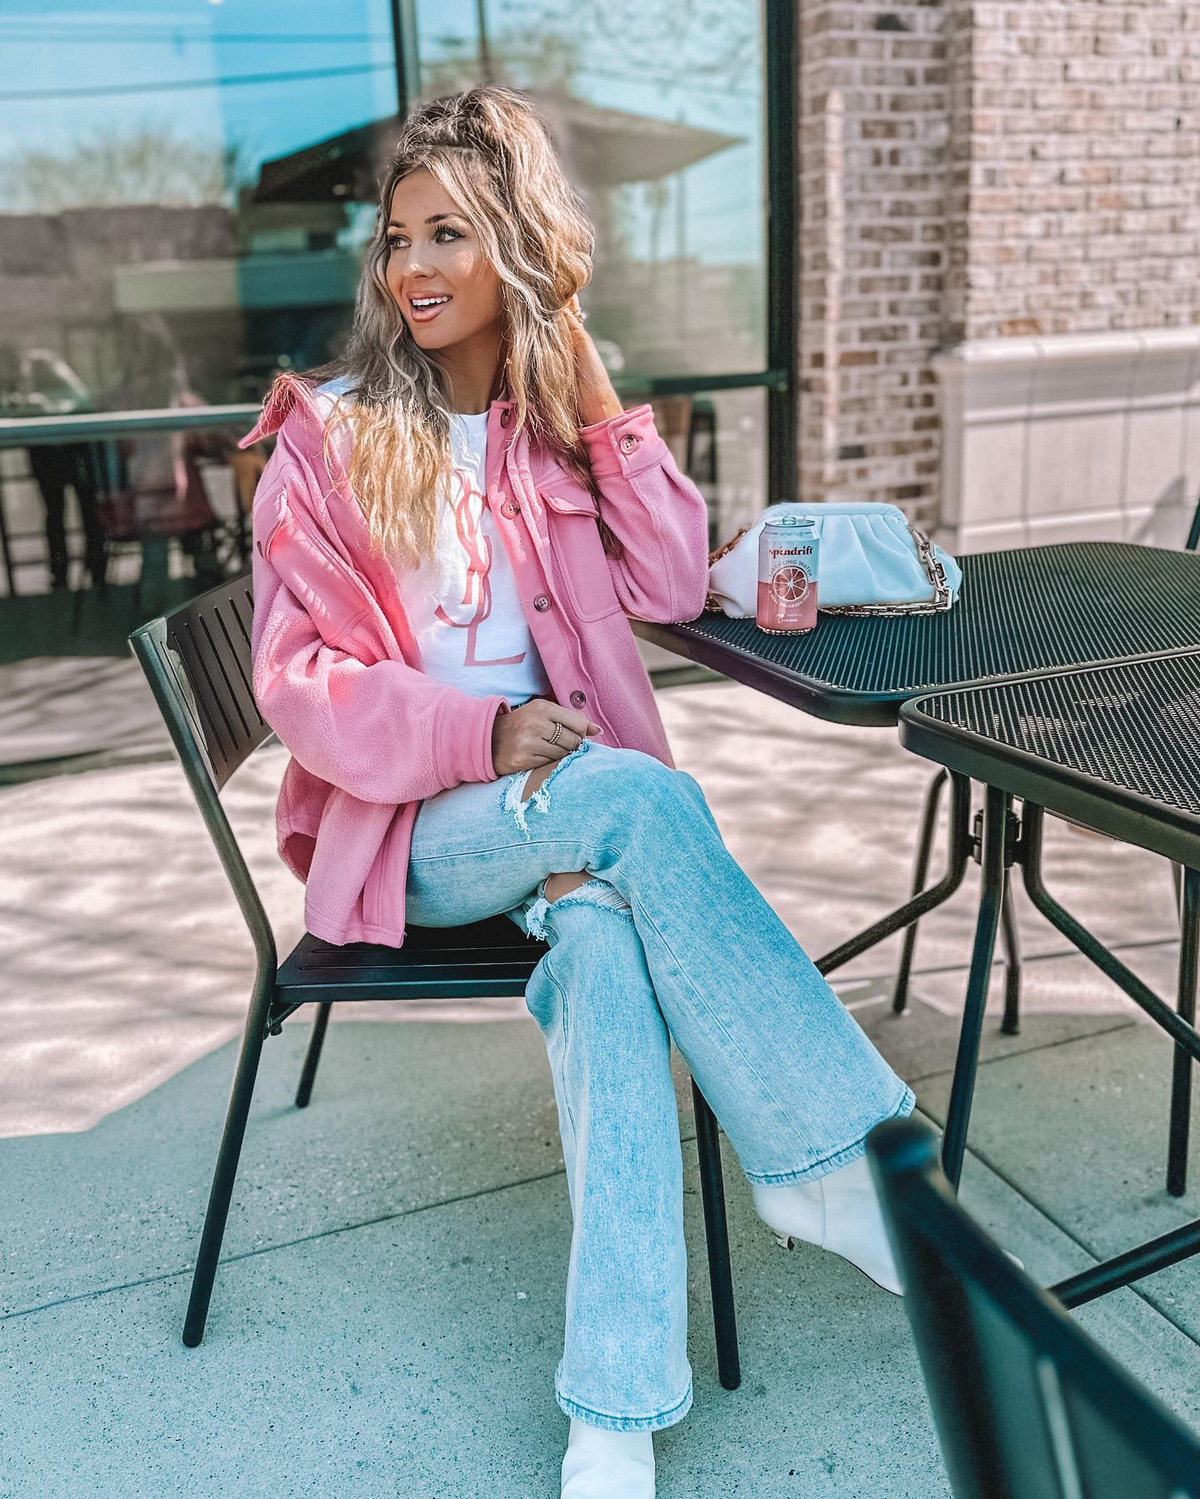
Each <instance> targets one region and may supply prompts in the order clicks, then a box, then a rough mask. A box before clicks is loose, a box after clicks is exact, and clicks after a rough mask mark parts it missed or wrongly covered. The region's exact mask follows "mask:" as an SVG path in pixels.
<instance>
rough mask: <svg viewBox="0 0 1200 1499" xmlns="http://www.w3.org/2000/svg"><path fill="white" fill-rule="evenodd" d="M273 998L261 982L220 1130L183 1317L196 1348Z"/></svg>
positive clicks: (205, 1317)
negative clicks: (219, 1144)
mask: <svg viewBox="0 0 1200 1499" xmlns="http://www.w3.org/2000/svg"><path fill="white" fill-rule="evenodd" d="M270 1000H271V987H270V986H269V985H264V984H260V985H258V986H257V988H256V992H255V997H254V1000H253V1001H252V1002H251V1005H250V1014H249V1016H248V1017H247V1020H246V1029H245V1032H244V1033H243V1036H242V1050H241V1055H240V1056H239V1057H238V1064H237V1071H236V1072H235V1073H234V1078H233V1092H232V1093H231V1095H230V1098H229V1110H228V1112H227V1113H226V1115H225V1130H224V1133H223V1134H222V1135H221V1146H220V1149H219V1150H218V1151H217V1164H216V1168H215V1169H214V1171H213V1180H212V1188H211V1190H210V1192H209V1195H208V1211H207V1212H206V1213H205V1216H204V1231H203V1232H202V1233H201V1235H200V1249H199V1251H198V1253H197V1255H196V1269H195V1272H194V1274H193V1276H192V1294H191V1296H190V1298H189V1300H188V1307H187V1314H186V1316H185V1317H184V1321H183V1341H184V1343H185V1344H186V1346H187V1347H188V1348H195V1347H197V1345H198V1344H199V1343H200V1341H201V1339H202V1338H203V1337H204V1324H205V1323H206V1322H207V1320H208V1304H209V1301H210V1300H211V1299H212V1288H213V1281H214V1280H215V1279H216V1274H217V1261H218V1259H219V1258H220V1255H221V1241H222V1240H223V1239H224V1237H225V1222H226V1220H227V1218H228V1217H229V1202H230V1199H231V1198H232V1196H233V1183H234V1178H235V1177H236V1176H237V1168H238V1160H239V1159H240V1157H241V1153H242V1140H243V1139H244V1137H245V1134H246V1120H247V1117H248V1116H249V1113H250V1099H251V1097H252V1096H253V1093H254V1081H255V1079H256V1077H257V1076H258V1063H259V1058H260V1057H261V1056H262V1048H263V1041H264V1040H265V1039H266V1017H267V1012H268V1009H269V1007H270Z"/></svg>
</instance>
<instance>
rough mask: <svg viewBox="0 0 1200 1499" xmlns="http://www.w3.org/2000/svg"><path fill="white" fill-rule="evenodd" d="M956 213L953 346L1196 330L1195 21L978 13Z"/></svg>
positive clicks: (1180, 15)
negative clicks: (961, 259)
mask: <svg viewBox="0 0 1200 1499" xmlns="http://www.w3.org/2000/svg"><path fill="white" fill-rule="evenodd" d="M970 11H971V25H970V27H969V31H968V35H967V37H966V38H965V43H964V46H963V49H962V54H961V58H960V63H961V82H960V85H959V87H960V91H961V93H962V95H963V96H964V97H966V96H969V99H970V105H971V108H970V112H969V114H968V113H967V111H966V110H965V109H964V111H963V115H962V118H961V119H959V120H956V122H955V129H954V132H953V142H952V146H953V154H954V161H953V168H952V184H953V185H952V193H951V210H952V212H953V214H954V216H955V218H956V219H958V220H959V221H960V222H961V223H962V225H963V232H962V242H963V243H964V244H965V245H966V246H967V256H966V263H965V264H956V265H955V266H954V268H953V274H954V276H955V278H956V279H961V280H962V282H963V283H964V284H963V285H962V286H961V289H960V290H959V292H958V295H957V296H956V298H955V304H956V312H957V314H958V316H959V318H960V334H961V336H964V337H967V338H987V337H991V336H994V335H997V334H1000V335H1004V334H1027V333H1033V334H1042V333H1092V332H1103V331H1108V330H1111V329H1135V328H1136V329H1144V328H1162V327H1171V326H1179V325H1181V324H1185V323H1194V322H1197V321H1200V278H1198V277H1197V259H1196V252H1197V244H1198V242H1200V198H1198V195H1197V188H1198V186H1200V133H1198V132H1200V9H1197V7H1196V6H1195V5H1190V4H1185V3H1181V0H1137V3H1130V0H1124V3H1121V4H1100V3H1088V0H1058V3H1049V0H1020V3H1013V0H1008V3H1003V4H1001V3H997V4H975V5H973V6H971V7H970Z"/></svg>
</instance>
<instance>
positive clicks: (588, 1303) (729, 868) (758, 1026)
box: [406, 739, 915, 1431]
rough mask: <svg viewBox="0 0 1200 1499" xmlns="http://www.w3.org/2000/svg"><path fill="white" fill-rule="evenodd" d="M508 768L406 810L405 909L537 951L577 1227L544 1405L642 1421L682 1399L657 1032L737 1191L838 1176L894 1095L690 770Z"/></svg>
mask: <svg viewBox="0 0 1200 1499" xmlns="http://www.w3.org/2000/svg"><path fill="white" fill-rule="evenodd" d="M529 774H530V772H529V771H528V770H522V771H515V772H513V773H512V774H511V775H506V776H502V777H500V779H499V780H497V781H487V782H467V783H465V784H463V785H461V786H455V787H452V788H450V789H449V790H447V791H443V792H440V793H439V794H438V795H436V796H432V797H430V798H428V799H427V800H426V801H425V802H423V803H422V806H421V808H420V810H419V812H418V814H417V820H416V824H415V827H414V830H413V840H412V850H411V855H410V860H411V862H410V867H409V874H408V885H407V890H406V897H407V912H408V918H409V920H411V921H412V922H414V923H415V924H416V925H418V926H431V927H443V926H457V925H459V924H461V923H464V922H470V921H479V920H482V919H483V918H484V917H487V916H492V915H496V914H497V913H499V912H504V913H505V914H506V915H507V916H508V917H509V918H510V919H511V920H513V921H514V922H516V924H517V925H518V926H519V927H521V929H522V930H524V931H525V932H527V933H528V934H529V935H531V936H534V937H540V938H542V939H544V940H545V941H546V942H548V943H549V944H550V951H549V952H547V953H545V954H544V955H543V956H542V958H541V961H540V962H539V963H538V965H537V967H536V968H535V969H534V971H533V974H532V976H531V978H530V980H529V984H528V987H527V989H526V994H525V1000H526V1004H527V1006H528V1009H529V1011H530V1013H531V1014H532V1015H533V1017H534V1019H535V1020H536V1021H537V1023H538V1025H539V1027H540V1028H541V1031H542V1034H543V1036H544V1038H545V1041H546V1049H547V1052H548V1054H549V1058H550V1069H551V1073H552V1076H553V1080H554V1094H555V1099H556V1102H557V1105H558V1117H559V1128H560V1132H561V1135H562V1145H563V1155H564V1158H565V1161H566V1175H567V1189H568V1192H569V1194H570V1201H571V1211H572V1215H573V1218H574V1233H573V1238H572V1242H571V1257H570V1264H569V1267H568V1271H567V1307H566V1339H565V1346H564V1351H563V1357H562V1361H561V1362H560V1363H559V1366H558V1370H557V1373H556V1375H555V1380H554V1389H555V1395H556V1398H557V1400H558V1404H559V1405H560V1406H561V1408H562V1409H563V1411H565V1412H566V1414H567V1415H569V1416H574V1417H577V1418H578V1419H579V1420H582V1421H586V1422H588V1423H589V1424H591V1425H593V1426H601V1427H607V1428H609V1429H610V1430H614V1431H630V1430H634V1429H637V1428H643V1429H647V1430H654V1429H657V1428H659V1427H663V1426H670V1425H672V1424H673V1423H674V1422H676V1421H679V1420H682V1418H683V1417H684V1416H685V1415H686V1414H687V1412H688V1410H689V1408H690V1407H691V1403H692V1371H691V1366H690V1364H689V1363H688V1358H687V1282H686V1273H685V1271H686V1257H685V1249H684V1240H683V1162H682V1157H681V1152H680V1139H679V1116H678V1112H677V1109H676V1101H675V1090H674V1086H673V1083H672V1079H671V1071H670V1065H669V1048H670V1039H671V1038H674V1041H675V1044H676V1046H677V1047H678V1048H679V1051H680V1053H681V1054H682V1056H683V1058H684V1060H685V1061H686V1063H687V1065H688V1068H689V1069H690V1071H691V1074H692V1076H693V1077H694V1078H695V1080H696V1082H697V1083H698V1085H699V1087H700V1091H701V1092H702V1093H703V1094H704V1097H705V1098H706V1099H707V1100H708V1103H709V1105H710V1107H711V1108H712V1110H713V1112H714V1113H715V1114H716V1116H717V1119H718V1120H719V1122H720V1124H721V1126H722V1128H723V1129H724V1131H725V1134H726V1136H727V1137H728V1139H729V1141H730V1142H731V1144H732V1145H733V1147H734V1149H735V1150H736V1151H737V1154H738V1158H739V1160H740V1162H741V1165H742V1169H743V1170H744V1171H745V1173H746V1175H747V1177H748V1178H749V1179H750V1180H751V1181H753V1182H763V1183H769V1184H780V1183H786V1182H796V1181H804V1180H806V1179H812V1178H815V1177H819V1176H823V1175H824V1174H825V1173H827V1172H829V1171H832V1170H833V1169H834V1168H835V1167H837V1166H841V1165H845V1164H846V1163H847V1162H849V1161H851V1160H853V1159H854V1158H855V1157H856V1156H859V1155H861V1154H862V1153H863V1149H864V1145H863V1142H864V1138H865V1136H866V1135H867V1133H868V1132H869V1131H870V1130H871V1129H872V1128H873V1127H874V1126H875V1125H876V1124H878V1123H879V1122H880V1121H881V1120H883V1119H887V1118H890V1117H892V1116H894V1115H902V1114H907V1113H909V1112H911V1110H912V1108H913V1105H914V1102H915V1099H914V1096H913V1093H912V1090H911V1089H909V1088H908V1087H907V1086H906V1085H905V1084H904V1083H903V1082H902V1081H901V1080H900V1078H898V1077H897V1076H896V1074H895V1073H894V1072H893V1071H892V1070H891V1068H890V1067H889V1066H888V1065H887V1063H886V1062H885V1061H884V1060H883V1058H882V1057H881V1056H880V1055H879V1053H878V1052H877V1051H876V1050H875V1048H874V1046H872V1045H871V1043H870V1041H868V1040H867V1038H866V1036H865V1035H864V1034H863V1032H862V1030H861V1029H860V1028H859V1026H858V1024H857V1022H856V1021H855V1020H854V1019H853V1017H852V1016H851V1015H850V1014H849V1013H848V1012H847V1010H846V1009H845V1008H844V1007H843V1006H842V1004H841V1003H840V1002H839V1000H838V999H837V998H836V996H835V995H834V993H833V991H832V990H831V989H830V987H829V985H828V984H827V983H826V982H825V980H824V979H823V978H822V977H821V976H820V974H818V973H817V971H816V969H815V968H814V966H813V964H812V962H811V961H810V960H809V959H808V957H806V956H805V954H804V952H803V951H802V950H801V949H800V947H799V946H797V944H796V942H795V940H794V938H793V937H792V935H791V933H790V932H789V931H788V929H787V927H785V926H784V924H783V922H782V921H781V920H780V919H779V917H778V916H777V915H776V914H775V912H774V911H773V910H772V909H771V907H770V906H769V905H768V904H767V902H766V900H765V899H764V898H763V897H762V895H761V894H760V893H759V892H758V890H757V889H756V888H755V886H754V885H753V884H752V883H751V881H750V880H749V878H748V877H747V876H746V875H745V874H744V873H743V871H742V869H741V868H740V866H739V865H738V863H737V861H736V860H735V859H734V858H733V856H732V855H731V854H730V853H729V851H728V849H726V847H725V844H724V842H723V841H722V839H721V835H720V832H719V831H718V829H717V824H716V822H715V820H714V819H713V815H712V812H711V811H710V810H709V807H708V804H707V802H706V801H705V799H704V793H703V791H701V789H700V786H699V783H698V782H697V781H696V780H695V779H694V777H692V776H690V775H688V774H687V772H686V771H681V770H673V769H670V768H669V767H668V766H666V765H663V764H662V762H661V761H659V760H656V759H655V758H654V757H653V756H651V755H646V754H643V753H642V752H641V751H640V750H633V749H617V748H614V747H612V746H610V745H605V744H600V743H593V742H591V741H589V740H586V739H585V740H584V742H583V743H582V744H581V745H580V746H579V747H578V749H576V750H573V751H572V752H571V753H570V754H568V755H566V756H565V757H564V758H563V759H562V760H560V761H559V763H558V764H557V765H556V766H555V768H554V769H553V770H552V771H551V773H550V775H549V776H548V777H547V779H546V781H545V782H544V784H543V785H542V786H540V787H539V788H538V789H537V791H535V792H534V794H533V796H532V797H531V798H529V799H527V800H522V793H523V790H524V785H525V781H526V779H527V778H528V776H529ZM575 870H587V871H589V872H590V873H591V874H592V875H593V876H594V878H592V879H591V880H590V881H588V882H587V883H586V884H583V885H580V886H579V887H578V888H577V889H575V890H572V891H570V892H569V893H568V894H567V895H564V896H561V897H560V898H559V899H558V900H556V901H554V902H552V903H551V902H548V901H547V900H546V897H545V894H544V889H543V887H544V885H545V882H546V880H547V879H548V878H549V876H550V875H552V874H554V873H566V874H569V873H571V872H573V871H575Z"/></svg>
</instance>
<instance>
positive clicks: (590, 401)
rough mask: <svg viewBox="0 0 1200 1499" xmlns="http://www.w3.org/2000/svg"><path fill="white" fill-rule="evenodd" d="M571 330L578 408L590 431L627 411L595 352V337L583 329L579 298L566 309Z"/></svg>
mask: <svg viewBox="0 0 1200 1499" xmlns="http://www.w3.org/2000/svg"><path fill="white" fill-rule="evenodd" d="M563 311H564V313H565V314H566V318H567V324H568V326H569V327H570V330H571V342H572V345H573V346H574V349H575V389H576V392H577V398H578V404H579V425H580V426H581V427H588V426H590V425H591V424H592V423H593V422H602V421H604V420H606V419H607V418H608V417H610V416H619V415H620V414H621V412H622V411H624V409H625V408H624V407H623V406H622V405H621V398H620V396H619V395H617V393H616V391H615V390H614V389H613V387H612V381H611V380H610V379H609V378H608V371H607V370H606V369H605V368H604V362H603V360H602V359H601V358H600V355H599V354H598V353H597V352H596V345H595V344H594V343H593V342H592V336H591V334H590V333H589V332H588V331H587V329H586V328H585V327H584V323H583V316H582V312H583V309H582V308H581V307H580V305H579V297H578V296H574V297H572V298H571V300H570V301H569V302H568V303H567V305H566V307H565V308H564V309H563Z"/></svg>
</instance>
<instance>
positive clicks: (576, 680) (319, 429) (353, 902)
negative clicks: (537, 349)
mask: <svg viewBox="0 0 1200 1499" xmlns="http://www.w3.org/2000/svg"><path fill="white" fill-rule="evenodd" d="M512 407H513V403H512V402H511V401H509V400H497V401H493V402H492V404H491V407H490V410H489V416H488V424H487V432H488V457H487V496H488V503H489V504H490V506H491V509H492V512H493V514H494V515H495V517H496V523H497V527H498V529H499V531H500V535H501V537H502V538H503V541H504V545H505V547H506V549H507V551H508V554H509V557H510V559H511V561H512V566H513V571H514V574H515V576H516V580H517V587H518V590H519V593H520V597H521V602H522V605H523V607H524V610H525V615H526V617H527V619H528V621H529V627H530V630H531V631H532V633H533V637H534V640H535V642H536V644H537V647H538V650H539V651H540V653H541V656H542V660H543V662H544V663H545V667H546V671H547V673H548V675H549V677H550V682H551V685H552V688H553V691H554V696H555V701H557V702H559V703H561V704H563V705H564V706H565V705H570V706H571V707H573V708H576V709H578V710H580V711H581V712H585V713H586V714H587V716H588V718H589V719H591V721H592V722H593V723H597V724H599V725H600V726H601V728H602V730H603V732H602V733H601V734H599V735H596V736H593V737H594V738H596V739H597V740H598V741H599V742H602V743H604V744H612V745H621V746H628V747H632V748H634V749H639V750H643V751H645V752H646V753H647V754H650V755H654V756H656V757H657V758H658V759H659V760H661V761H663V762H664V763H665V764H667V765H673V764H674V761H673V760H672V758H671V752H670V749H669V748H668V746H667V740H666V735H665V734H664V732H663V726H662V721H661V719H660V718H659V715H658V709H657V707H656V706H655V702H654V695H653V691H652V689H651V686H650V681H649V678H648V677H647V675H646V671H645V667H644V666H643V665H642V660H641V657H640V656H639V654H638V650H637V644H636V642H635V639H634V635H633V631H632V630H631V629H630V627H629V620H628V618H627V616H630V615H632V616H633V617H634V618H637V619H648V620H659V621H664V622H671V621H682V620H689V619H694V618H695V617H696V616H697V615H698V614H699V613H700V612H701V610H702V609H703V606H704V596H705V590H706V587H707V582H708V522H707V511H706V507H705V503H704V499H703V496H702V495H701V494H700V492H699V491H698V490H697V488H696V486H695V485H694V484H693V483H692V482H691V480H689V479H688V478H686V477H685V476H684V475H683V474H681V473H680V472H679V470H678V468H677V467H676V465H675V462H674V460H673V458H672V456H671V453H670V450H669V449H668V448H667V446H666V444H665V443H664V442H663V440H662V438H661V437H660V436H659V435H658V433H657V431H656V430H655V426H654V419H653V415H652V413H651V409H650V407H649V406H648V405H644V406H638V407H635V408H634V409H633V410H631V411H625V412H622V413H621V414H620V415H618V416H615V417H611V418H609V419H608V420H606V421H602V422H596V423H595V424H594V425H592V426H590V427H585V428H584V429H583V438H584V440H585V442H586V444H587V452H588V455H589V459H590V462H591V467H592V472H593V474H594V475H595V478H596V481H597V487H598V488H599V490H600V493H601V496H602V505H603V514H604V519H605V520H606V522H607V523H608V525H609V526H610V527H611V529H612V530H613V532H614V533H615V534H616V535H617V537H618V538H619V539H620V541H621V542H622V543H623V546H624V556H623V557H622V558H620V559H615V558H610V557H609V556H608V555H607V554H606V553H605V551H604V547H603V544H602V541H601V537H600V532H599V530H598V529H597V525H596V515H597V511H596V504H595V501H594V500H593V498H592V497H591V496H590V495H589V494H588V492H587V491H586V489H585V488H584V487H583V486H582V485H581V484H580V483H579V481H578V480H577V479H576V478H574V476H573V475H571V474H570V472H569V471H568V470H566V469H564V468H563V466H562V465H561V464H560V463H559V462H557V461H556V460H555V459H554V458H553V456H552V455H550V454H549V453H547V452H542V451H540V450H538V449H531V447H530V445H529V443H528V442H527V440H526V437H525V434H524V433H521V434H520V435H519V436H518V437H517V438H516V440H514V439H512V438H511V437H510V436H509V435H508V428H509V427H510V426H511V424H512V416H513V413H512ZM272 432H277V433H278V442H277V444H276V448H275V452H274V453H273V454H272V456H271V460H270V462H269V463H268V464H267V467H266V470H265V471H264V473H263V476H262V478H261V480H260V481H259V485H258V490H257V493H256V495H255V498H254V629H253V639H252V647H253V656H254V693H255V697H256V698H257V700H258V704H259V707H260V708H261V710H262V714H263V717H264V718H265V719H266V721H267V722H268V723H269V724H270V725H271V727H272V728H273V729H274V730H275V732H276V733H277V734H278V736H279V738H280V739H281V740H282V742H283V743H284V744H285V745H286V746H287V748H288V749H289V750H290V751H291V753H292V759H291V760H290V762H289V764H288V767H287V770H286V772H285V774H284V778H283V785H282V788H281V790H280V794H279V804H278V809H277V821H278V834H279V849H280V853H281V854H282V856H283V859H284V861H285V862H286V863H287V865H288V866H289V868H291V869H292V870H293V871H294V872H295V873H296V874H297V875H298V876H299V877H300V879H302V880H304V881H305V883H306V887H307V888H306V892H305V916H306V920H307V924H308V929H309V931H310V932H312V933H313V934H314V935H315V936H318V937H322V938H324V939H325V940H326V941H327V942H334V943H346V942H363V941H365V942H378V943H385V944H388V945H390V946H393V947H400V946H401V945H402V944H403V941H404V894H405V885H406V882H407V873H408V853H409V844H410V840H411V836H412V828H413V823H414V822H415V820H416V815H417V811H418V809H419V806H420V803H421V801H422V799H423V798H424V797H427V796H432V795H434V794H435V793H436V792H438V791H441V790H443V789H445V788H446V787H450V786H457V785H460V784H462V783H463V782H464V781H492V780H496V779H497V773H496V770H495V768H494V766H493V764H492V724H493V722H494V720H495V717H496V715H497V713H506V712H508V711H509V705H508V703H507V702H506V700H505V699H504V698H503V697H498V696H497V697H475V696H472V695H470V694H468V693H465V692H463V691H461V690H460V689H459V688H457V687H452V686H447V685H444V684H442V683H440V682H436V681H434V680H433V678H431V677H429V676H427V675H425V673H424V672H423V671H422V669H421V659H420V653H419V651H418V649H417V646H416V642H415V641H414V639H413V636H412V631H411V629H410V626H409V624H408V621H407V619H406V617H405V613H404V609H403V606H402V604H401V600H400V592H399V587H398V584H397V579H396V576H395V573H394V571H393V568H392V565H391V564H389V563H388V562H387V561H386V559H384V558H381V557H379V556H377V555H374V554H373V553H372V552H371V550H370V546H369V538H368V533H367V528H366V524H365V521H364V519H363V516H362V512H361V511H360V509H359V507H358V505H357V503H356V502H355V500H354V498H353V496H352V494H351V492H350V487H349V483H348V480H347V475H346V463H347V459H348V453H347V451H346V449H345V446H344V440H342V441H334V442H327V440H326V433H325V426H324V422H323V420H322V416H321V412H320V410H319V408H318V405H317V403H316V401H315V400H314V396H313V390H312V387H311V386H310V385H309V384H308V383H307V382H306V381H304V380H301V379H299V378H291V379H288V380H287V381H286V382H284V383H283V384H282V385H280V386H277V387H276V388H275V390H274V393H273V396H272V397H270V398H269V399H268V401H267V403H266V404H265V405H264V407H263V413H262V416H261V418H260V419H259V422H258V425H257V426H256V427H255V428H254V430H253V431H252V432H251V433H249V434H248V435H247V436H246V437H245V438H243V440H242V446H243V447H246V446H248V445H249V444H250V443H252V442H256V441H258V440H259V439H260V438H262V437H264V436H266V435H267V434H269V433H272Z"/></svg>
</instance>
